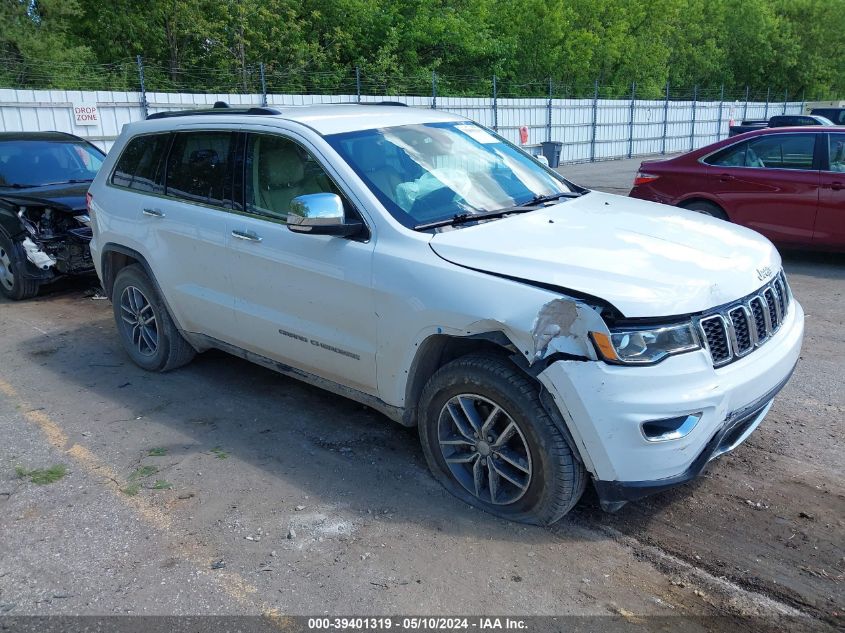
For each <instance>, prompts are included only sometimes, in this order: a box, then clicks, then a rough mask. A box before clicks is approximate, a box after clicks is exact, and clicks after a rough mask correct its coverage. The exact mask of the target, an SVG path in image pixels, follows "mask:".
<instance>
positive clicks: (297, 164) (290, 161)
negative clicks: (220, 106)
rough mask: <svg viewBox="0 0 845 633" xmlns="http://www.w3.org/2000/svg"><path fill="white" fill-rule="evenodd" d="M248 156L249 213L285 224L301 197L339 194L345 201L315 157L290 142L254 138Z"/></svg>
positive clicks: (247, 191) (271, 136) (250, 137)
mask: <svg viewBox="0 0 845 633" xmlns="http://www.w3.org/2000/svg"><path fill="white" fill-rule="evenodd" d="M246 153H247V158H246V170H245V179H246V183H245V184H246V187H245V189H246V210H247V211H248V212H249V213H255V214H257V215H264V216H267V217H270V218H275V219H280V220H284V219H285V218H287V215H288V213H289V211H290V203H291V201H292V200H293V199H294V198H296V197H297V196H302V195H305V194H309V193H335V194H337V195H339V196H341V197H343V195H342V194H341V193H340V191H339V190H338V189H337V187H335V185H334V183H333V182H332V180H331V179H330V178H329V177H328V175H327V174H326V172H325V171H323V168H322V167H320V164H319V163H318V162H317V161H316V160H315V159H314V157H312V156H311V155H310V154H309V153H308V152H307V151H306V150H305V149H303V148H302V147H300V146H299V145H298V144H296V143H294V142H293V141H291V140H289V139H286V138H284V137H281V136H275V135H269V134H250V135H249V142H248V143H247V152H246ZM346 206H347V208H348V205H346Z"/></svg>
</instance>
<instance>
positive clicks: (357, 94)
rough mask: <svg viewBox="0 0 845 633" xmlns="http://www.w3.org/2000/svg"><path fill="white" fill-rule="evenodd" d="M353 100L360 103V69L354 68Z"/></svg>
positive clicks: (358, 67)
mask: <svg viewBox="0 0 845 633" xmlns="http://www.w3.org/2000/svg"><path fill="white" fill-rule="evenodd" d="M355 98H356V99H357V100H358V103H361V67H360V66H355Z"/></svg>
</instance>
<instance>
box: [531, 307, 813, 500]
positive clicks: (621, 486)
mask: <svg viewBox="0 0 845 633" xmlns="http://www.w3.org/2000/svg"><path fill="white" fill-rule="evenodd" d="M803 334H804V312H803V310H802V309H801V306H800V304H799V303H798V302H797V301H792V303H791V305H790V307H789V311H788V313H787V315H786V317H785V318H784V320H783V323H782V325H781V328H780V329H779V330H778V332H777V334H775V335H774V337H773V338H772V339H771V340H769V341H768V342H767V343H766V344H765V345H763V346H761V347H760V348H759V349H757V350H755V351H754V352H752V353H751V354H749V355H748V356H746V357H744V358H742V359H740V360H738V361H736V362H734V363H731V364H729V365H726V366H724V367H720V368H718V369H714V368H713V366H712V363H711V360H710V357H709V355H708V354H707V353H706V352H704V351H703V350H699V351H696V352H691V353H687V354H679V355H677V356H673V357H670V358H667V359H666V360H664V361H663V362H661V363H658V364H657V365H652V366H648V367H622V366H612V365H607V364H605V363H602V362H588V361H577V360H564V361H558V362H555V363H552V364H551V365H550V366H549V367H548V368H547V369H546V370H545V371H544V372H543V373H541V374H540V380H541V381H543V384H544V385H545V386H546V388H547V389H548V390H549V392H550V393H551V395H552V396H553V398H554V400H555V403H556V404H557V406H558V408H559V409H560V410H561V413H562V415H563V417H564V419H565V420H566V422H567V424H568V427H569V431H570V434H571V436H572V439H573V441H574V443H575V445H576V448H577V449H578V451H579V453H580V455H581V458H582V460H583V462H584V464H585V466H586V468H587V469H588V470H589V471H590V473H591V474H592V476H593V479H594V481H595V483H596V489H597V491H598V493H599V495H600V497H601V498H602V500H603V505H605V506H606V507H609V508H613V507H618V506H619V505H621V504H622V503H623V502H625V501H630V500H633V499H638V498H640V497H643V496H645V495H647V494H651V493H654V492H659V491H661V490H665V489H667V488H670V487H673V486H676V485H679V484H682V483H684V482H686V481H689V480H690V479H692V478H694V477H695V476H697V475H698V474H699V473H700V472H701V471H702V470H703V468H704V467H705V465H706V464H707V462H708V461H710V460H711V459H713V458H715V457H717V456H719V455H721V454H723V453H726V452H728V451H730V450H733V449H734V448H735V447H736V446H738V445H739V444H740V443H741V442H742V441H744V440H745V438H746V437H748V435H749V434H750V433H751V432H752V431H753V430H754V429H755V428H756V427H757V426H758V425H759V424H760V422H761V421H762V419H763V418H764V417H765V415H766V413H767V412H768V410H769V408H770V407H771V403H772V400H773V398H774V397H775V395H776V394H777V393H778V391H780V389H782V388H783V386H784V385H785V384H786V383H787V381H788V380H789V378H790V376H791V374H792V371H793V370H794V368H795V364H796V362H797V361H798V356H799V354H800V351H801V343H802V340H803ZM694 413H700V414H701V418H700V419H699V420H698V422H697V424H696V425H695V426H694V427H693V428H692V430H691V431H690V432H689V433H688V434H687V435H684V436H683V437H680V438H678V439H674V440H668V441H661V442H653V441H647V440H646V438H645V436H644V435H643V432H642V429H641V426H642V424H643V423H644V422H649V421H653V420H661V419H665V418H672V417H676V416H685V415H690V414H694Z"/></svg>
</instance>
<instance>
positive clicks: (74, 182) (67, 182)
mask: <svg viewBox="0 0 845 633" xmlns="http://www.w3.org/2000/svg"><path fill="white" fill-rule="evenodd" d="M93 180H94V179H93V178H71V179H70V180H57V181H56V182H45V183H44V184H43V185H39V187H49V186H50V185H78V184H79V183H81V182H93Z"/></svg>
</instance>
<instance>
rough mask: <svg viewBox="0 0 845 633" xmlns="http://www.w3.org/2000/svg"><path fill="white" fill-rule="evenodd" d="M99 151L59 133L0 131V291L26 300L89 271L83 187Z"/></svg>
mask: <svg viewBox="0 0 845 633" xmlns="http://www.w3.org/2000/svg"><path fill="white" fill-rule="evenodd" d="M104 159H105V154H104V153H103V152H102V151H100V150H99V149H98V148H97V147H95V146H94V145H92V144H91V143H89V142H87V141H85V140H83V139H81V138H78V137H76V136H73V135H71V134H65V133H62V132H7V133H2V134H0V292H2V293H3V295H4V296H6V297H8V298H9V299H16V300H19V299H28V298H30V297H33V296H35V295H36V294H37V293H38V288H39V287H40V286H41V285H42V284H45V283H49V282H52V281H55V280H56V279H59V278H61V277H64V276H66V275H82V274H88V273H91V272H93V270H94V266H93V264H92V262H91V254H90V251H89V248H88V243H89V242H90V241H91V228H90V220H89V218H88V212H87V209H86V199H85V196H86V193H87V191H88V186H89V185H90V183H91V181H92V180H93V179H94V176H96V174H97V171H98V170H99V169H100V166H101V165H102V164H103V160H104Z"/></svg>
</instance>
